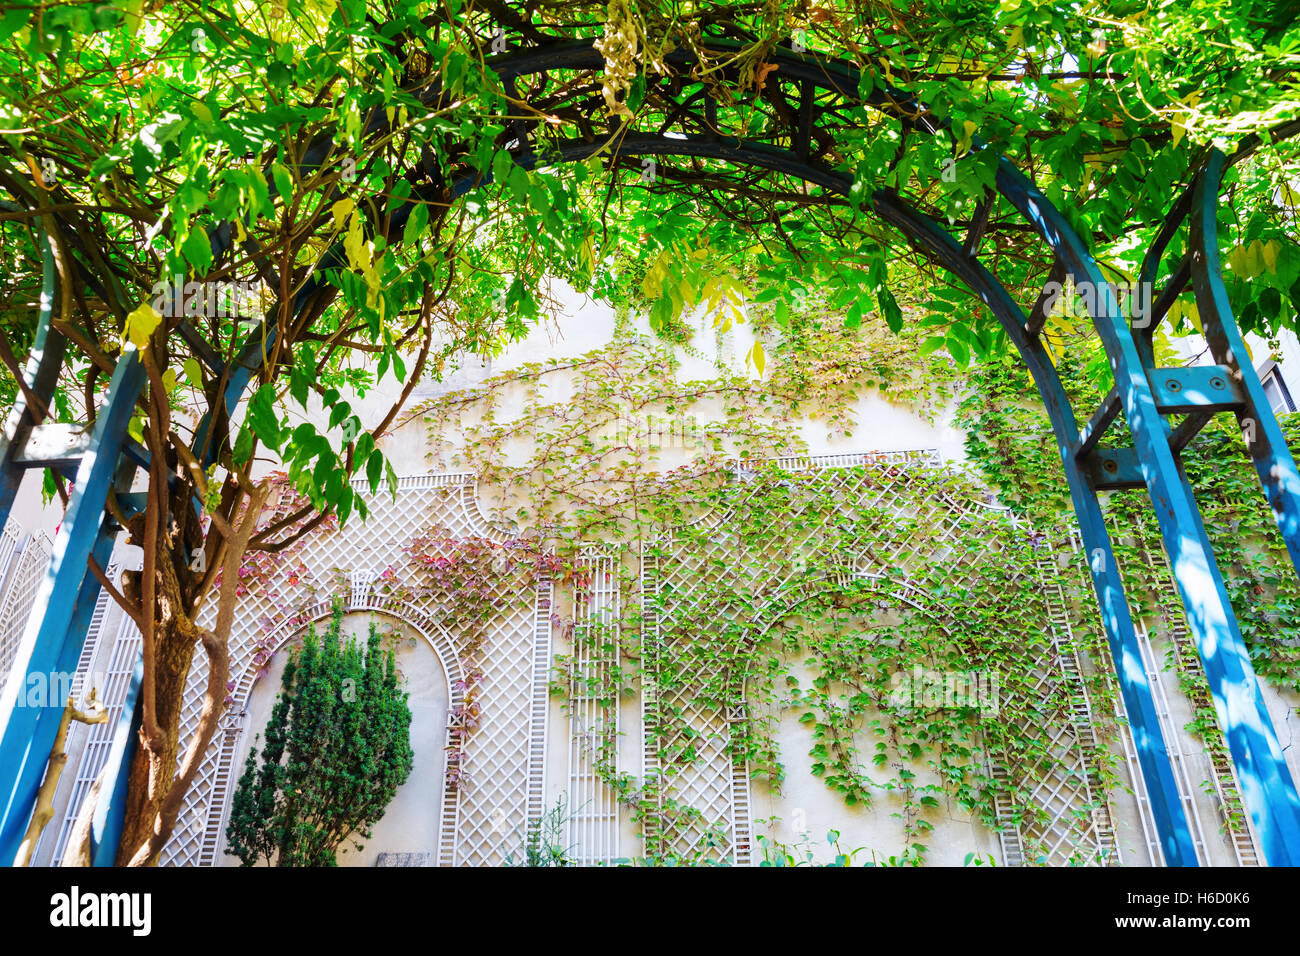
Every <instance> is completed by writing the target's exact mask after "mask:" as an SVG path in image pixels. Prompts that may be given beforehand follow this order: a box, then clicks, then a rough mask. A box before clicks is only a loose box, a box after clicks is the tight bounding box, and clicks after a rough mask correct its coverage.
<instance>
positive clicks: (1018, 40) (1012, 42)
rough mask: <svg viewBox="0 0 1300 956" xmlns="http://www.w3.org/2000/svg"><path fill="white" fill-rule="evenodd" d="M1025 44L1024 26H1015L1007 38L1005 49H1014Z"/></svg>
mask: <svg viewBox="0 0 1300 956" xmlns="http://www.w3.org/2000/svg"><path fill="white" fill-rule="evenodd" d="M1024 45H1025V28H1024V27H1016V28H1015V29H1013V30H1012V31H1011V36H1010V37H1008V38H1007V49H1008V50H1016V49H1019V48H1020V47H1022V46H1024Z"/></svg>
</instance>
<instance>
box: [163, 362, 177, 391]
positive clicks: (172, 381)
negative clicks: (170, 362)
mask: <svg viewBox="0 0 1300 956" xmlns="http://www.w3.org/2000/svg"><path fill="white" fill-rule="evenodd" d="M162 383H163V389H164V390H165V391H167V392H174V391H176V372H175V370H173V369H170V368H169V369H168V370H167V371H165V372H163V373H162Z"/></svg>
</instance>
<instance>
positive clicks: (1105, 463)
mask: <svg viewBox="0 0 1300 956" xmlns="http://www.w3.org/2000/svg"><path fill="white" fill-rule="evenodd" d="M1101 467H1102V470H1103V471H1119V465H1118V464H1117V463H1116V462H1115V459H1114V458H1103V459H1102V462H1101Z"/></svg>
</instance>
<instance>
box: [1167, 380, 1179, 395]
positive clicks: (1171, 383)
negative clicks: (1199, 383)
mask: <svg viewBox="0 0 1300 956" xmlns="http://www.w3.org/2000/svg"><path fill="white" fill-rule="evenodd" d="M1165 388H1167V389H1169V391H1171V392H1181V391H1182V390H1183V386H1182V383H1180V382H1179V381H1178V379H1176V378H1168V379H1165Z"/></svg>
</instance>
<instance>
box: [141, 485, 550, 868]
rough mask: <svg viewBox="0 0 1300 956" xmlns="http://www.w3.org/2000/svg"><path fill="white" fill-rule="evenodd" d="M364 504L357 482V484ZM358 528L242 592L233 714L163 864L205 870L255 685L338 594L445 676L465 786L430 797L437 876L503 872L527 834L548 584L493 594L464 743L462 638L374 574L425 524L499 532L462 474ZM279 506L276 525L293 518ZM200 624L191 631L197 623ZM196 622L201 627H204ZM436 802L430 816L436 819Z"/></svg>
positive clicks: (383, 498)
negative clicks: (433, 657) (452, 868)
mask: <svg viewBox="0 0 1300 956" xmlns="http://www.w3.org/2000/svg"><path fill="white" fill-rule="evenodd" d="M354 487H355V488H356V490H357V491H358V492H359V493H362V494H365V491H366V489H365V485H364V483H363V482H357V483H356V485H355V486H354ZM367 503H368V506H369V509H370V515H369V519H368V520H367V521H365V522H362V521H359V520H354V521H353V522H351V523H350V524H349V525H348V526H347V527H346V528H344V529H342V530H339V531H335V532H332V533H317V534H312V535H309V536H307V537H305V538H304V539H303V542H302V544H301V546H300V547H299V548H298V549H296V550H295V551H293V552H292V554H291V555H289V556H288V557H287V558H286V560H285V561H284V562H283V566H282V567H281V568H280V569H278V570H277V572H276V574H275V576H274V578H273V580H272V581H271V582H270V583H269V586H266V587H263V588H259V589H256V590H254V591H252V592H250V593H249V594H248V595H247V596H246V597H245V599H244V601H243V602H242V604H241V607H240V609H239V613H238V615H237V618H238V621H239V624H238V625H237V627H236V629H235V631H234V632H232V634H231V639H230V653H231V662H232V663H231V673H232V674H233V675H239V677H238V684H237V688H236V691H235V693H234V704H233V706H232V708H231V710H230V714H231V716H230V717H228V718H227V725H226V727H225V729H224V731H223V733H221V734H218V737H217V739H216V740H214V742H213V746H212V748H211V750H210V751H209V753H208V755H207V757H206V758H205V760H204V762H203V765H202V767H201V769H200V771H199V775H198V779H197V780H196V782H195V785H194V787H193V788H192V789H191V791H190V793H189V794H188V796H187V797H186V800H185V803H184V805H183V807H182V810H181V814H180V817H179V819H178V822H177V827H176V831H175V833H174V835H173V837H172V839H171V841H170V842H169V843H168V844H167V846H166V847H165V848H164V851H163V856H162V862H163V863H164V864H165V865H173V866H177V865H182V866H183V865H194V864H197V865H211V864H212V863H214V862H215V861H216V856H217V852H218V849H219V847H220V846H221V844H222V841H223V828H224V826H225V822H226V814H227V810H228V807H229V801H230V797H231V795H232V792H231V791H232V787H233V782H234V776H235V775H236V774H237V768H234V767H233V766H232V763H233V760H234V754H235V752H236V751H237V744H238V741H239V736H240V734H243V733H249V732H252V731H251V730H250V728H247V727H244V726H242V720H241V713H242V712H243V711H244V710H245V708H246V703H247V699H248V694H249V692H250V691H251V688H252V684H253V675H254V674H255V673H256V671H257V670H258V667H259V666H260V663H261V662H262V661H264V660H265V659H267V658H268V657H269V655H271V654H273V653H275V651H276V650H278V649H279V648H280V647H281V646H283V645H284V643H286V642H287V641H288V640H289V639H290V638H291V637H293V636H294V635H295V634H296V633H298V632H300V631H301V630H302V628H303V627H305V626H306V625H307V624H308V623H309V622H310V621H311V620H313V619H317V618H319V617H322V616H324V614H325V613H327V611H328V607H329V604H328V600H325V599H326V598H327V596H328V595H331V594H334V593H338V592H339V590H340V586H341V587H342V591H343V592H344V593H343V596H344V598H345V600H346V601H347V609H348V610H356V611H362V610H370V611H376V612H381V613H384V614H389V615H391V616H393V617H396V618H398V619H400V620H401V621H402V622H404V623H405V624H407V625H409V626H411V627H413V628H414V629H415V630H417V631H418V632H419V633H420V634H422V635H423V636H424V638H425V639H426V640H427V641H428V642H429V643H430V645H431V646H432V647H433V648H434V649H435V651H437V652H438V655H439V658H440V660H441V662H442V665H443V670H444V673H445V674H446V675H447V678H448V684H449V693H450V700H451V706H452V711H453V714H452V715H451V716H450V717H449V720H448V729H447V740H448V744H449V746H451V747H452V750H453V751H454V750H456V749H458V747H457V746H454V745H458V744H459V743H460V741H461V737H462V735H464V758H463V765H462V767H461V769H463V772H464V773H463V778H462V779H461V780H460V782H459V783H456V784H452V783H448V784H447V786H446V789H445V791H444V793H443V794H441V795H440V796H439V795H436V794H431V795H430V809H429V812H430V813H440V814H441V820H440V844H439V849H438V860H439V862H440V863H443V864H457V865H483V864H494V863H500V862H502V860H503V858H504V855H505V854H506V853H507V852H509V849H510V844H511V841H512V840H514V839H516V834H523V833H526V832H527V831H528V830H529V828H530V826H532V825H535V823H536V821H537V819H538V818H539V817H540V815H541V803H542V790H543V788H542V774H543V772H544V767H543V764H542V755H543V754H544V751H545V733H546V728H545V723H546V720H545V716H546V707H545V703H546V678H547V666H548V663H549V657H550V649H551V643H550V642H551V606H550V602H551V585H550V584H549V582H542V583H541V584H540V585H538V586H537V587H536V588H533V589H530V593H528V594H518V593H511V592H510V591H509V590H508V585H507V584H505V583H503V584H502V585H501V587H500V588H499V589H498V593H497V599H496V601H495V602H494V606H496V607H499V609H500V614H499V616H498V617H497V618H496V619H495V620H494V621H493V622H492V623H491V624H490V625H489V626H488V629H487V634H486V639H485V640H484V642H483V643H482V646H481V648H480V649H479V651H478V658H479V659H478V660H475V661H474V662H473V663H474V664H475V665H481V668H482V672H483V678H482V682H481V684H480V685H479V703H480V706H481V711H482V715H483V716H482V721H481V723H480V725H479V726H478V727H477V728H475V729H474V730H473V731H472V733H471V732H467V731H466V730H465V728H463V727H462V726H461V725H460V724H459V723H458V722H457V719H456V716H455V715H456V713H457V712H458V711H459V704H460V701H461V694H462V692H463V681H462V676H463V669H464V667H465V665H466V661H465V660H464V659H463V655H464V653H465V646H464V643H463V640H462V636H461V635H459V634H456V633H453V632H450V631H448V629H447V628H445V627H443V625H442V624H441V623H440V618H441V614H442V611H441V609H440V608H439V607H437V606H436V605H435V604H434V603H433V602H432V601H430V600H428V599H423V598H412V599H404V600H402V601H400V602H399V601H394V600H391V599H389V598H387V597H386V596H385V595H384V594H382V593H379V592H378V591H377V590H376V588H375V581H376V578H377V576H378V575H379V573H380V572H382V571H383V570H384V569H393V570H394V571H395V572H396V573H397V574H398V575H399V577H400V574H401V572H402V569H403V568H404V567H405V561H406V557H405V554H404V552H403V548H404V547H405V546H406V545H407V544H408V543H409V542H410V540H411V539H412V537H413V536H415V535H416V534H417V533H419V532H421V531H422V530H423V529H424V528H425V527H427V526H428V525H429V524H430V523H433V524H436V525H438V526H440V527H442V528H443V529H445V531H446V532H447V535H448V537H449V538H451V539H465V538H475V537H477V538H488V539H492V540H497V541H500V540H504V539H505V537H506V534H505V532H504V531H503V530H501V529H500V528H499V527H496V526H495V525H494V524H493V523H491V522H490V521H489V520H488V519H487V518H486V517H485V516H484V515H483V513H482V511H481V510H480V508H479V505H478V499H477V495H476V493H475V482H474V479H473V476H471V475H465V474H456V475H430V476H421V477H415V478H404V479H401V480H400V482H399V486H398V490H397V495H396V499H395V500H394V499H393V498H392V497H390V496H388V495H386V494H384V493H382V492H381V493H380V494H378V495H375V496H373V497H370V496H368V497H367ZM291 508H292V503H291V502H289V501H287V500H286V501H284V502H282V503H281V505H280V506H279V508H278V513H280V514H284V513H287V512H288V511H290V510H291ZM201 620H202V619H201ZM205 623H206V622H205ZM203 671H204V667H203V666H202V662H201V661H196V664H195V667H194V669H193V671H192V672H191V674H190V679H189V684H188V688H187V704H186V709H185V711H184V717H183V723H182V743H181V746H182V748H183V747H184V746H185V744H186V742H187V740H188V738H189V736H190V735H191V734H192V732H193V729H194V726H195V724H196V722H197V718H198V713H199V709H200V706H201V700H202V687H203V682H204V681H205V680H206V676H205V674H204V673H203ZM439 803H441V809H439Z"/></svg>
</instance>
